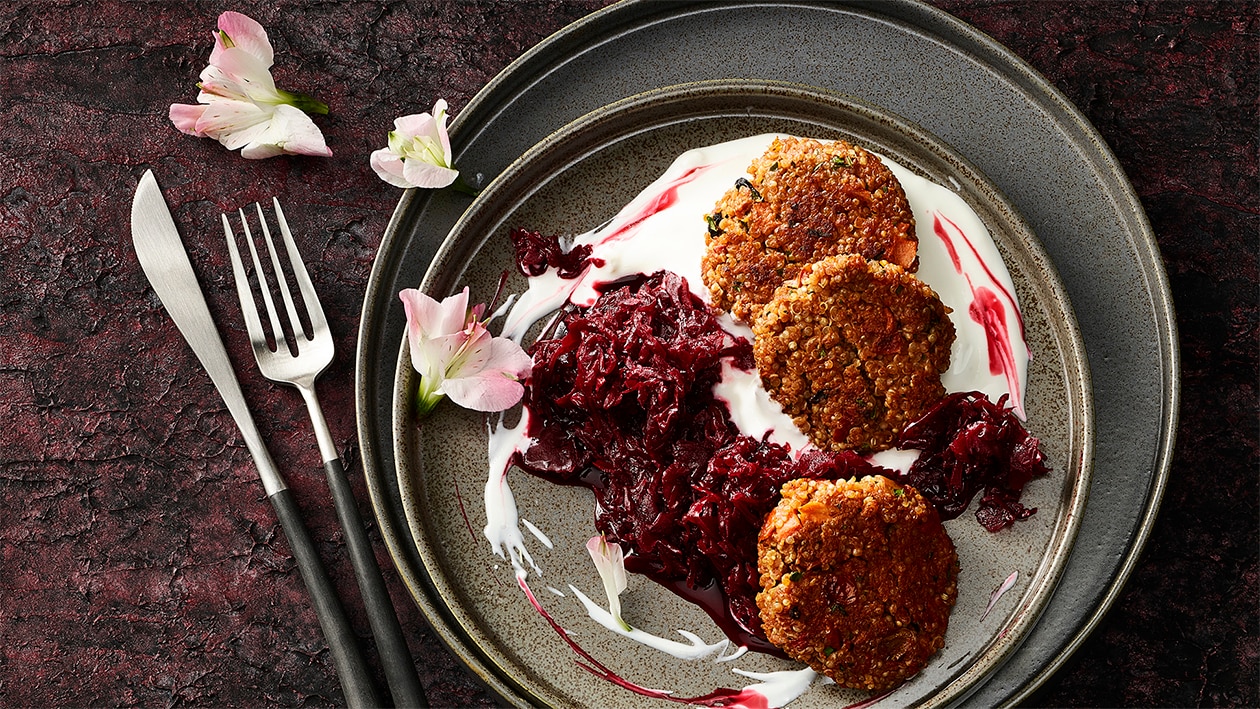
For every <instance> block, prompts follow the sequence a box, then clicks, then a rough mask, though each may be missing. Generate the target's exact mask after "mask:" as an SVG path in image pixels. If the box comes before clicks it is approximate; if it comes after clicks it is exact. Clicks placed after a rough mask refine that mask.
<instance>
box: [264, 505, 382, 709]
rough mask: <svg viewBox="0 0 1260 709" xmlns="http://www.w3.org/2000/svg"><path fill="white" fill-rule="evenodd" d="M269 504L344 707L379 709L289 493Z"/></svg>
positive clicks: (354, 642) (356, 642)
mask: <svg viewBox="0 0 1260 709" xmlns="http://www.w3.org/2000/svg"><path fill="white" fill-rule="evenodd" d="M271 504H272V505H273V506H274V507H275V508H276V516H277V517H279V518H280V526H281V527H283V528H284V536H285V537H286V538H287V539H288V540H289V546H290V547H291V548H292V549H293V558H294V559H296V560H297V565H298V571H300V572H301V573H302V581H303V582H304V583H305V584H306V590H307V591H308V592H310V594H311V600H312V601H314V604H315V615H316V616H318V618H319V624H320V627H322V628H323V629H324V639H325V640H326V641H327V642H328V649H329V651H330V652H331V653H332V659H333V664H334V665H335V666H336V667H337V676H338V678H340V680H341V691H342V693H343V694H345V697H346V704H347V705H348V706H351V707H378V706H380V699H379V698H378V697H377V696H376V690H375V689H374V688H373V685H372V675H371V673H370V672H369V671H368V666H367V662H365V661H364V659H363V651H362V650H361V649H360V648H359V638H358V636H357V635H355V634H354V629H353V628H351V627H350V619H349V618H347V617H346V611H345V609H344V608H343V607H342V606H341V600H340V599H339V598H338V597H337V592H336V591H335V590H333V585H332V581H330V580H329V578H328V572H327V571H325V570H324V563H323V562H322V561H321V560H320V558H319V554H318V553H317V552H316V551H315V543H314V542H313V541H311V535H310V532H307V531H306V525H304V524H303V523H302V513H301V511H300V510H299V509H298V506H297V502H296V501H295V500H294V499H293V493H292V491H290V490H289V489H288V488H285V489H283V490H281V491H279V492H277V493H275V494H273V495H271Z"/></svg>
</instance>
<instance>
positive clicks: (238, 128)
mask: <svg viewBox="0 0 1260 709" xmlns="http://www.w3.org/2000/svg"><path fill="white" fill-rule="evenodd" d="M272 60H273V52H272V49H271V41H270V40H268V38H267V32H266V30H264V29H263V27H262V25H260V24H258V23H257V22H255V21H254V20H252V19H250V18H249V17H246V16H245V15H242V14H241V13H239V12H225V13H223V14H222V15H219V29H218V31H217V32H215V33H214V50H213V51H212V52H211V53H210V65H209V66H207V67H206V68H205V70H204V71H202V72H201V81H200V82H199V83H198V84H197V87H198V88H200V89H201V92H200V93H198V94H197V102H198V103H197V104H196V105H189V104H181V103H176V104H172V105H171V109H170V119H171V122H172V123H174V124H175V127H176V128H178V129H179V130H180V131H181V132H183V133H187V134H189V135H195V136H198V137H202V138H214V139H215V140H217V141H219V142H220V143H222V144H223V146H224V147H225V148H227V149H228V150H236V149H237V148H240V149H241V157H245V158H251V159H257V158H269V157H271V156H273V155H280V154H282V153H288V154H294V155H319V156H323V157H329V156H331V155H332V151H331V150H329V149H328V146H327V145H326V144H325V143H324V135H323V133H321V132H320V131H319V127H318V126H316V125H315V122H314V121H312V120H311V119H310V116H308V115H306V113H305V112H310V113H328V107H327V106H325V105H324V104H322V103H320V102H318V101H316V100H314V99H312V98H309V97H307V96H301V95H298V94H293V93H290V92H288V91H284V90H282V89H277V88H276V84H275V81H274V80H273V79H272V78H271V64H272Z"/></svg>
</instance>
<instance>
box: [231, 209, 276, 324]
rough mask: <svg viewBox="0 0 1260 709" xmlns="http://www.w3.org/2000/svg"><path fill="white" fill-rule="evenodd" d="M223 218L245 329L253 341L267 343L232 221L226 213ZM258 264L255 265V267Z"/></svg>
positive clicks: (248, 240)
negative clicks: (233, 231)
mask: <svg viewBox="0 0 1260 709" xmlns="http://www.w3.org/2000/svg"><path fill="white" fill-rule="evenodd" d="M219 216H220V217H221V218H222V219H223V235H224V236H225V237H226V238H227V246H228V255H229V256H231V258H232V275H233V277H235V279H236V297H237V298H238V299H239V300H240V301H241V314H242V315H244V316H245V329H246V330H247V331H248V332H249V338H250V340H251V341H261V342H263V343H266V337H267V336H266V334H265V333H264V332H263V325H262V320H260V319H259V317H258V305H257V304H256V303H255V302H254V292H253V290H252V289H251V288H250V287H249V277H248V276H247V275H246V274H245V263H244V262H243V261H241V252H240V249H238V248H237V246H236V235H235V234H233V233H232V223H231V222H229V221H228V216H227V215H226V214H220V215H219ZM241 224H242V226H244V227H245V238H246V241H247V242H248V243H249V247H250V251H251V252H252V251H253V249H254V240H253V239H252V238H250V237H249V226H248V225H247V224H245V223H244V222H241ZM254 263H255V264H257V263H258V256H257V255H255V256H254ZM256 268H257V266H255V269H256ZM262 291H263V295H264V296H266V297H267V298H270V296H269V295H267V289H266V288H263V289H262Z"/></svg>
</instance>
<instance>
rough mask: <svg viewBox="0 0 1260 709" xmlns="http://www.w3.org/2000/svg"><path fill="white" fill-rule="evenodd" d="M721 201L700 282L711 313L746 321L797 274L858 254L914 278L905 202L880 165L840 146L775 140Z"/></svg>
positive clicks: (913, 242) (914, 240)
mask: <svg viewBox="0 0 1260 709" xmlns="http://www.w3.org/2000/svg"><path fill="white" fill-rule="evenodd" d="M748 173H749V178H747V179H741V180H739V181H737V182H736V184H735V186H734V187H732V188H731V189H730V190H728V191H727V192H726V194H724V195H723V196H722V198H721V199H719V200H718V202H717V205H716V206H715V207H714V210H713V212H712V213H710V214H709V215H707V216H706V217H705V220H706V221H708V223H709V233H708V236H707V238H706V243H707V244H708V249H707V250H706V252H705V256H704V259H703V261H701V269H700V272H701V275H702V277H703V280H704V284H705V286H707V287H708V288H709V292H710V293H711V294H712V296H713V304H714V305H715V306H717V307H719V308H721V309H723V310H728V311H730V312H731V313H732V314H733V315H734V316H735V317H737V318H739V319H741V320H744V321H745V322H752V321H753V320H754V319H755V318H756V316H757V313H758V312H759V311H760V309H761V306H762V305H764V304H765V303H766V302H767V301H769V300H770V296H771V295H773V294H774V290H775V289H776V288H778V287H779V285H780V284H782V283H783V282H784V281H785V280H788V279H790V278H795V277H796V275H797V273H798V272H799V270H800V267H801V266H804V265H805V264H807V263H811V262H814V261H818V260H820V259H822V258H825V257H827V256H831V255H833V254H842V253H856V254H861V255H862V256H863V257H865V258H867V259H882V260H886V261H891V262H893V263H896V264H897V265H899V266H901V267H902V268H904V269H906V270H907V271H911V272H913V271H915V270H917V269H918V255H917V252H918V237H917V236H916V235H915V231H914V216H913V214H912V212H911V211H910V205H909V203H908V202H907V201H906V193H905V191H904V190H903V189H902V188H901V184H900V183H899V182H898V181H897V178H896V177H895V176H894V175H893V174H892V172H891V171H889V170H888V168H887V167H885V166H884V164H883V163H882V162H880V160H879V158H877V157H876V156H874V155H872V154H871V153H869V152H867V151H866V150H863V149H862V148H859V147H855V146H853V145H850V144H848V143H846V142H844V141H842V140H838V141H835V142H831V143H824V142H821V141H818V140H813V139H809V138H776V139H775V140H774V142H772V143H771V144H770V147H769V148H768V149H767V150H766V152H765V153H764V154H763V155H762V156H761V157H759V158H757V159H755V160H753V163H752V165H751V166H750V167H749V168H748Z"/></svg>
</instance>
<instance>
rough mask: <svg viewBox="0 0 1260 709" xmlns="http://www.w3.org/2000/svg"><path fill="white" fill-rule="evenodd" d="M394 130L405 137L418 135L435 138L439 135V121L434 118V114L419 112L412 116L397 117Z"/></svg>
mask: <svg viewBox="0 0 1260 709" xmlns="http://www.w3.org/2000/svg"><path fill="white" fill-rule="evenodd" d="M394 130H395V131H397V132H398V134H399V135H402V136H403V137H405V138H414V137H416V136H418V135H423V136H428V137H430V138H434V139H436V138H437V137H438V130H437V121H435V120H433V116H431V115H429V114H427V113H417V114H415V115H411V116H402V117H400V118H395V119H394Z"/></svg>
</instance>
